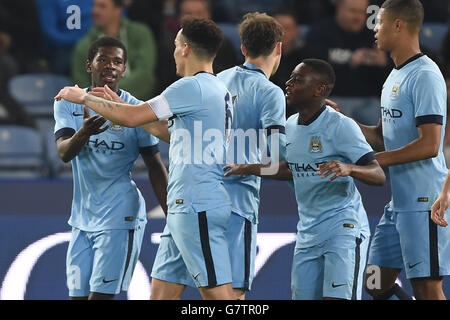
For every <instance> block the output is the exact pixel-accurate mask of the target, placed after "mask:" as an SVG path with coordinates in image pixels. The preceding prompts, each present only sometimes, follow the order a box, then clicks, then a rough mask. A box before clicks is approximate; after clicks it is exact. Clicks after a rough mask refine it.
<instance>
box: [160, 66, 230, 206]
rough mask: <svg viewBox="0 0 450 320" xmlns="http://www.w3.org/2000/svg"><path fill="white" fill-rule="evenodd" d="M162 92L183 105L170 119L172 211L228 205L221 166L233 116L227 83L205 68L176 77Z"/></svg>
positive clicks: (174, 103) (170, 192) (170, 190)
mask: <svg viewBox="0 0 450 320" xmlns="http://www.w3.org/2000/svg"><path fill="white" fill-rule="evenodd" d="M169 91H170V92H169ZM162 95H163V96H168V97H171V98H169V99H171V101H169V103H170V105H171V107H172V106H179V107H176V108H175V110H176V111H175V112H173V114H174V116H173V117H172V118H171V119H169V131H170V135H171V137H170V149H169V160H170V164H169V185H168V195H167V198H168V200H167V201H168V208H169V212H189V211H190V210H191V208H194V209H195V210H196V211H197V212H201V211H206V210H209V209H213V208H217V207H220V206H224V205H229V204H230V200H229V197H228V194H227V192H226V191H225V188H224V187H223V171H222V167H223V164H224V162H225V161H224V157H225V149H226V146H225V143H226V134H227V132H229V130H226V127H228V128H229V126H230V124H231V121H232V119H231V117H232V114H231V112H232V110H231V96H230V94H229V92H228V90H227V88H226V87H225V86H224V84H223V83H222V82H221V81H220V80H218V79H217V77H216V76H215V75H212V74H209V73H206V72H202V73H198V74H196V75H194V76H192V77H184V78H182V79H180V80H178V81H177V82H175V83H174V84H172V85H171V86H170V87H169V88H168V89H166V91H164V92H163V93H162ZM174 95H176V98H175V99H174V98H173V97H174Z"/></svg>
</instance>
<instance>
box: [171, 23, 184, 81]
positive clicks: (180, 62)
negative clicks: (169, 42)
mask: <svg viewBox="0 0 450 320" xmlns="http://www.w3.org/2000/svg"><path fill="white" fill-rule="evenodd" d="M182 30H183V29H181V30H180V31H178V34H177V36H176V38H175V50H174V52H173V58H174V59H175V65H176V67H177V75H178V76H180V77H184V69H185V63H186V61H185V58H184V52H183V51H184V49H185V41H184V38H183V35H182V34H181V32H182Z"/></svg>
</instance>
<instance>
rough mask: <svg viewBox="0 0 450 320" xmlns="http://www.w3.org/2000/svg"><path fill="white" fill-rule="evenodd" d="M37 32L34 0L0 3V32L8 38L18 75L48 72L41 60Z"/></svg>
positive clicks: (7, 0)
mask: <svg viewBox="0 0 450 320" xmlns="http://www.w3.org/2000/svg"><path fill="white" fill-rule="evenodd" d="M39 30H40V26H39V15H38V12H37V8H36V3H35V0H21V1H17V0H2V1H1V2H0V31H3V32H4V33H6V34H7V35H8V37H9V39H8V42H10V48H9V53H10V55H11V56H13V57H14V59H15V60H16V61H17V63H18V68H19V70H18V71H19V72H20V73H37V72H45V71H48V69H47V68H46V66H45V62H44V59H43V58H42V50H41V41H40V31H39Z"/></svg>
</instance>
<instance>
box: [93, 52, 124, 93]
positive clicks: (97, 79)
mask: <svg viewBox="0 0 450 320" xmlns="http://www.w3.org/2000/svg"><path fill="white" fill-rule="evenodd" d="M125 70H126V66H125V60H124V52H123V50H122V49H121V48H117V47H100V48H99V49H98V52H97V54H96V55H95V57H94V59H93V60H92V63H88V64H87V71H88V72H89V73H91V74H92V84H93V85H94V87H103V86H104V85H105V84H106V85H108V87H110V88H111V90H113V91H117V89H118V88H119V80H120V79H121V78H122V76H123V74H124V73H125Z"/></svg>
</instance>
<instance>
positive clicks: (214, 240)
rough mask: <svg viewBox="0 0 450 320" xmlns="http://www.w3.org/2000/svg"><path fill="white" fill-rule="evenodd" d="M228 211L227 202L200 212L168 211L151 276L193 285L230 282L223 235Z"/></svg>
mask: <svg viewBox="0 0 450 320" xmlns="http://www.w3.org/2000/svg"><path fill="white" fill-rule="evenodd" d="M230 214H231V207H230V206H223V207H220V208H215V209H211V210H208V211H203V212H195V211H194V210H192V211H191V212H188V213H170V212H169V214H168V216H167V224H166V227H165V228H164V232H163V234H162V235H161V242H160V244H159V248H158V252H157V253H156V258H155V262H154V264H153V269H152V274H151V276H152V277H153V278H155V279H159V280H163V281H168V282H173V283H179V284H184V285H190V286H192V285H195V286H196V287H214V286H219V285H222V284H226V283H231V282H232V278H231V264H230V256H229V253H228V243H227V238H226V229H227V225H228V222H229V219H230Z"/></svg>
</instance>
